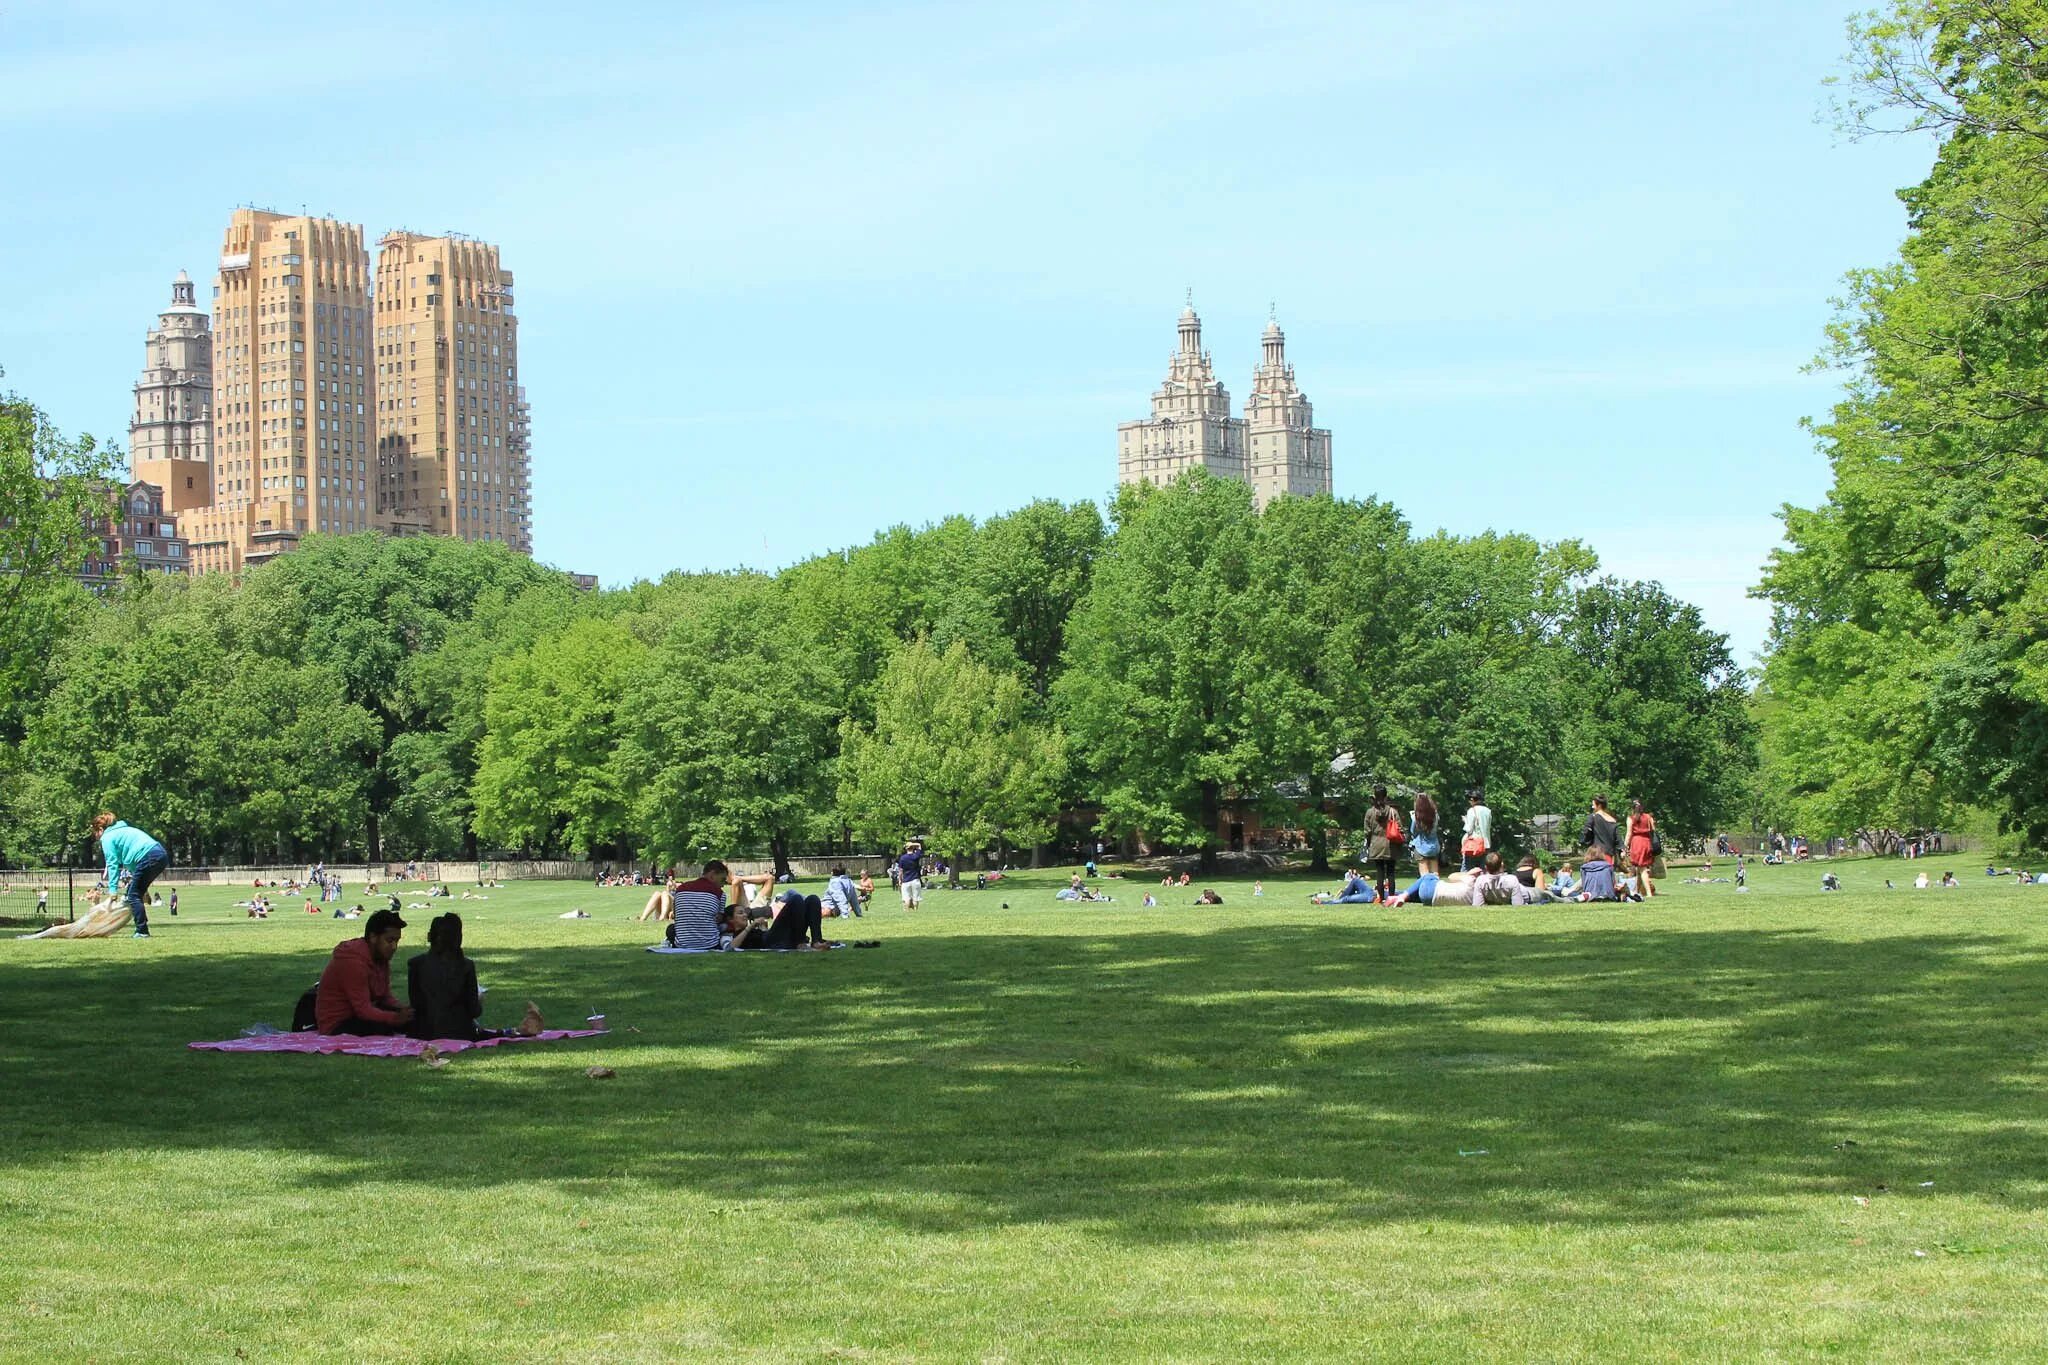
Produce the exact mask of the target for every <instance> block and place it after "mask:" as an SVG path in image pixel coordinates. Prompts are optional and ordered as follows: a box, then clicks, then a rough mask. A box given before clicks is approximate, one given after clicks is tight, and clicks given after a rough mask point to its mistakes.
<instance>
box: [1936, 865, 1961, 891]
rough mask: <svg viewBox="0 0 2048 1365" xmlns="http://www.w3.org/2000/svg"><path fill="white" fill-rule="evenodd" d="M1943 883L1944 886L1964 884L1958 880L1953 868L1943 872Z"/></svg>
mask: <svg viewBox="0 0 2048 1365" xmlns="http://www.w3.org/2000/svg"><path fill="white" fill-rule="evenodd" d="M1941 884H1942V885H1943V886H1944V887H1956V886H1961V885H1962V883H1961V882H1959V881H1957V880H1956V874H1955V870H1954V869H1953V868H1951V869H1949V870H1948V871H1946V872H1943V873H1942V874H1941Z"/></svg>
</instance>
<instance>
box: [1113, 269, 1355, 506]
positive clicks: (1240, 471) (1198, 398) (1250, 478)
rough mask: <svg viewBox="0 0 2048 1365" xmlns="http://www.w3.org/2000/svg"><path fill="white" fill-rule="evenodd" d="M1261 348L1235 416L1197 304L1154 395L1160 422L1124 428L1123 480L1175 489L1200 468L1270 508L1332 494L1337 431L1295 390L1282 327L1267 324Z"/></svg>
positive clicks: (1120, 448)
mask: <svg viewBox="0 0 2048 1365" xmlns="http://www.w3.org/2000/svg"><path fill="white" fill-rule="evenodd" d="M1260 346H1261V352H1262V353H1261V356H1260V360H1259V365H1258V368H1257V369H1255V370H1254V371H1253V372H1252V392H1251V397H1249V398H1247V399H1246V400H1245V405H1244V416H1243V417H1233V416H1231V413H1230V393H1229V391H1228V390H1227V389H1225V388H1224V387H1223V385H1222V383H1221V382H1220V381H1219V380H1218V379H1217V378H1216V371H1215V367H1214V366H1213V365H1212V364H1211V363H1210V360H1209V353H1208V352H1207V351H1205V350H1203V349H1202V320H1201V318H1199V317H1197V316H1196V315H1195V309H1194V305H1193V304H1192V303H1190V304H1189V306H1188V307H1187V308H1186V309H1185V310H1184V311H1183V312H1182V313H1181V315H1180V348H1179V349H1178V350H1176V351H1175V352H1174V353H1173V358H1172V359H1171V360H1170V361H1168V362H1167V369H1166V382H1165V383H1164V384H1162V385H1160V387H1159V389H1158V391H1157V392H1155V393H1154V394H1153V395H1152V416H1151V417H1150V418H1148V419H1145V420H1143V421H1137V422H1123V423H1119V424H1118V426H1117V429H1116V442H1117V451H1116V473H1117V482H1119V483H1156V484H1167V483H1172V482H1173V481H1174V480H1175V479H1176V478H1178V477H1180V475H1181V474H1182V473H1184V472H1185V471H1187V470H1190V469H1197V468H1199V469H1206V470H1208V471H1209V472H1210V473H1211V474H1215V475H1217V476H1219V477H1222V478H1231V479H1241V480H1243V481H1244V482H1245V483H1248V484H1250V485H1251V487H1252V493H1253V495H1254V496H1255V497H1256V498H1257V499H1258V503H1259V506H1261V507H1263V506H1265V505H1266V504H1267V503H1268V502H1271V501H1272V500H1273V499H1274V498H1277V497H1280V496H1281V495H1283V494H1289V495H1293V496H1296V497H1305V496H1308V495H1310V494H1315V493H1328V492H1329V491H1330V433H1329V432H1328V431H1326V430H1324V429H1322V428H1320V427H1318V426H1316V425H1315V414H1314V411H1313V410H1312V409H1311V408H1310V406H1309V401H1308V395H1306V394H1304V393H1303V392H1302V391H1301V390H1300V389H1299V388H1298V387H1296V385H1295V382H1294V367H1293V366H1292V365H1289V364H1288V363H1287V337H1286V335H1285V334H1284V333H1282V332H1281V330H1280V324H1279V323H1278V322H1268V323H1267V324H1266V332H1265V335H1264V336H1263V337H1262V338H1261V340H1260Z"/></svg>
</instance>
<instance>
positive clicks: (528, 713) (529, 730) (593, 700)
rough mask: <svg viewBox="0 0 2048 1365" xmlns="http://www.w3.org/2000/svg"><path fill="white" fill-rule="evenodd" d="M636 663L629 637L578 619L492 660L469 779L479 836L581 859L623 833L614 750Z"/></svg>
mask: <svg viewBox="0 0 2048 1365" xmlns="http://www.w3.org/2000/svg"><path fill="white" fill-rule="evenodd" d="M646 657H647V651H646V650H645V649H644V648H643V647H641V646H640V645H639V643H638V642H637V641H635V640H633V639H632V638H631V637H628V638H626V639H624V640H621V639H619V638H618V636H617V634H616V632H614V631H613V630H612V629H611V628H610V627H609V626H607V624H606V623H604V622H602V621H596V620H581V621H575V622H572V623H571V624H569V625H568V626H567V627H565V628H564V629H563V630H561V631H560V632H559V633H557V634H554V635H551V636H548V637H545V638H543V639H542V640H540V641H538V642H537V643H536V644H535V645H534V646H533V647H532V648H531V649H528V650H526V651H524V652H522V653H519V654H514V655H510V656H508V657H506V658H504V659H501V660H499V662H498V663H497V665H496V666H494V667H493V669H492V670H491V682H490V690H489V692H488V693H487V695H486V698H485V701H484V726H485V734H484V740H483V745H482V750H481V753H480V755H479V761H478V764H477V771H476V779H475V783H474V799H475V804H476V831H477V835H478V837H479V838H481V839H485V840H488V841H490V842H492V843H494V844H500V845H504V846H507V847H513V848H522V849H535V850H546V849H550V848H553V847H556V846H557V843H558V841H559V843H560V844H561V845H562V846H565V847H567V848H568V849H570V850H572V851H575V852H579V853H585V854H588V853H590V852H592V851H593V850H595V849H597V848H599V847H600V846H603V845H608V844H611V843H613V842H615V841H616V840H618V839H619V837H620V836H621V835H622V834H624V833H626V832H627V830H628V829H629V827H630V819H631V808H632V802H631V799H630V795H629V790H628V787H627V785H626V782H625V779H624V778H623V777H622V775H621V773H620V771H619V765H618V763H617V761H616V759H615V754H616V751H617V749H618V746H619V741H620V736H621V735H622V734H624V733H625V732H626V730H627V710H626V704H625V701H626V694H627V691H628V689H629V688H630V687H632V686H633V682H634V679H635V678H636V677H637V676H638V674H639V672H640V671H641V669H642V667H643V665H644V662H645V660H646Z"/></svg>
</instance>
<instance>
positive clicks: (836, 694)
mask: <svg viewBox="0 0 2048 1365" xmlns="http://www.w3.org/2000/svg"><path fill="white" fill-rule="evenodd" d="M788 596H789V589H788V588H787V587H786V586H785V585H783V584H781V583H778V582H776V581H774V580H770V579H763V578H758V577H752V576H744V577H735V578H734V579H732V580H730V581H729V582H728V583H727V584H726V586H725V589H724V590H723V591H721V592H718V593H715V594H713V595H711V596H709V597H707V598H706V599H704V600H703V601H702V602H701V603H700V604H699V606H698V609H697V610H696V611H695V612H693V613H691V614H689V615H686V616H680V617H678V618H676V619H675V621H674V622H673V623H672V624H671V625H670V626H669V628H668V630H667V632H666V633H665V634H664V635H663V637H662V639H661V641H660V644H659V645H658V646H657V647H656V648H655V649H653V650H652V651H650V652H649V653H648V654H647V656H646V658H645V659H644V660H643V661H642V662H641V664H640V665H639V667H638V668H637V669H636V670H635V671H634V674H633V677H632V679H631V681H630V683H629V685H628V689H627V695H626V698H625V702H624V709H623V721H622V723H621V726H620V736H619V748H618V754H617V762H618V768H619V772H620V773H621V775H622V784H623V787H624V789H625V790H627V791H628V792H630V798H629V799H630V802H631V812H632V819H633V828H634V829H635V830H636V831H637V832H638V842H639V846H640V847H641V849H642V850H644V851H645V852H646V853H647V854H648V855H650V856H652V857H654V858H655V859H657V860H659V861H663V862H670V861H675V860H678V859H687V860H701V859H704V858H711V857H718V856H720V855H724V854H731V853H735V852H740V851H744V850H750V849H759V848H762V847H764V846H765V847H767V848H769V849H771V850H772V851H773V852H774V853H775V854H776V856H777V859H778V861H782V860H785V859H786V858H787V855H788V850H789V848H790V847H791V844H792V843H793V842H794V841H795V840H797V839H799V838H803V837H807V836H810V837H815V836H817V835H820V834H823V833H825V832H827V831H828V830H829V829H830V828H831V823H830V822H831V787H832V769H833V759H834V756H835V755H834V750H835V748H836V742H835V737H836V729H837V726H838V722H839V718H840V717H841V716H842V715H844V714H845V707H846V698H847V687H846V679H845V678H844V676H843V675H842V674H840V673H839V672H838V671H837V670H835V669H834V668H833V667H832V666H831V664H830V662H829V661H828V660H827V659H826V658H825V657H824V656H823V655H822V652H821V650H820V648H819V641H818V640H817V639H816V638H815V637H814V636H811V635H809V634H808V633H806V632H805V631H803V630H802V629H800V628H799V626H798V625H797V623H796V619H795V617H794V615H793V613H792V612H791V611H790V609H789V607H790V604H789V600H788Z"/></svg>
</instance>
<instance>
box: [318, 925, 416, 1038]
mask: <svg viewBox="0 0 2048 1365" xmlns="http://www.w3.org/2000/svg"><path fill="white" fill-rule="evenodd" d="M404 930H405V921H404V920H402V919H400V918H399V917H398V916H397V915H395V914H393V913H392V912H391V911H389V910H379V911H378V912H377V913H376V914H374V915H372V916H370V918H369V920H368V921H367V922H365V923H364V925H363V936H362V937H361V938H351V939H344V940H343V941H342V942H340V943H337V944H335V945H334V955H333V956H332V957H330V958H329V959H328V960H327V969H326V970H325V971H323V972H321V973H320V984H319V986H317V987H315V991H316V994H315V995H314V997H313V1022H314V1024H315V1025H316V1026H317V1027H318V1028H319V1030H320V1032H322V1033H352V1034H358V1035H365V1036H374V1035H377V1034H387V1033H398V1032H400V1031H402V1030H403V1029H404V1027H405V1026H406V1025H407V1024H410V1023H411V1022H412V1018H413V1015H412V1009H411V1007H410V1006H406V1005H401V1004H399V1003H398V1001H397V1000H395V999H393V998H392V995H391V958H392V955H393V954H394V953H396V952H397V951H398V940H399V938H400V936H401V935H402V934H403V933H404Z"/></svg>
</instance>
